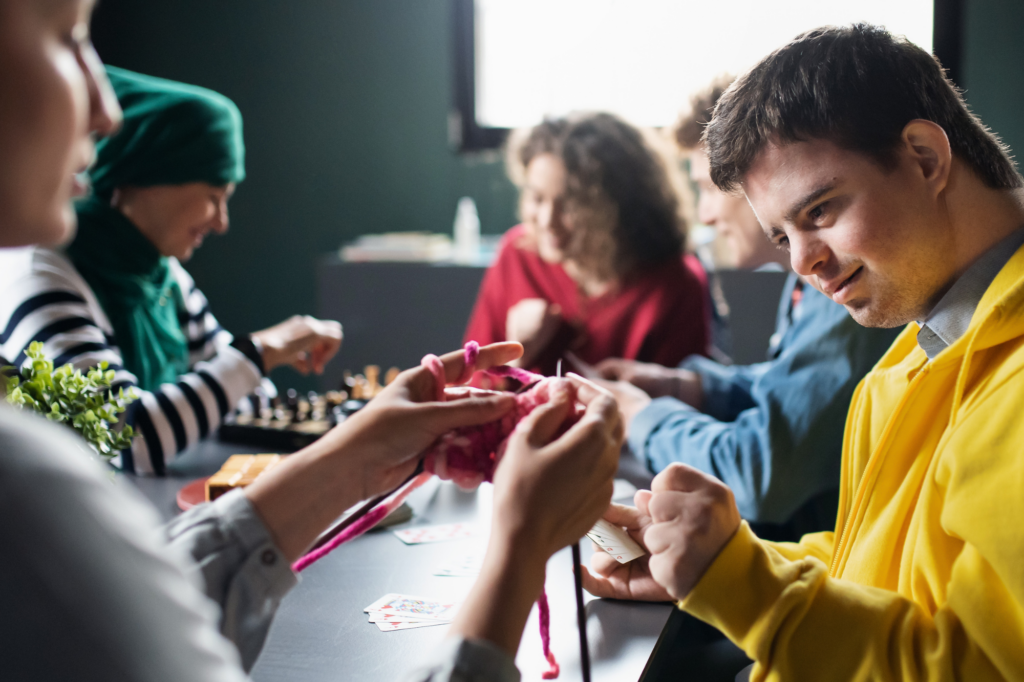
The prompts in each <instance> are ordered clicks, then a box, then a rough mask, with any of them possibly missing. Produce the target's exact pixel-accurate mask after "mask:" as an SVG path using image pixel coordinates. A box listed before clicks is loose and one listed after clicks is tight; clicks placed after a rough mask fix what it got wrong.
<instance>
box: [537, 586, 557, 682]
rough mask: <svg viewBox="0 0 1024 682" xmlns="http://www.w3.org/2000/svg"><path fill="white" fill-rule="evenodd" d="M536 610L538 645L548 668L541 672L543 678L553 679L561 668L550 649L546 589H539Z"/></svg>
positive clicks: (549, 624) (549, 613)
mask: <svg viewBox="0 0 1024 682" xmlns="http://www.w3.org/2000/svg"><path fill="white" fill-rule="evenodd" d="M537 612H538V615H539V617H540V618H539V619H540V645H541V646H542V647H543V648H544V658H546V659H548V665H550V666H551V667H550V668H548V669H547V670H546V671H544V672H543V673H542V674H541V677H543V678H544V679H545V680H554V679H557V678H558V673H559V672H561V669H560V668H559V666H558V661H556V660H555V654H554V652H553V651H551V610H550V609H549V608H548V593H547V591H546V590H541V592H540V599H538V600H537Z"/></svg>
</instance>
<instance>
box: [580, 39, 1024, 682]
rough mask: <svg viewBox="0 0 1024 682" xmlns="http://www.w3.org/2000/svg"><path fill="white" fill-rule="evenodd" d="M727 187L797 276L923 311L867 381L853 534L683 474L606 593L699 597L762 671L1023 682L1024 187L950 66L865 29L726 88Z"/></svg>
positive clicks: (789, 49) (645, 515)
mask: <svg viewBox="0 0 1024 682" xmlns="http://www.w3.org/2000/svg"><path fill="white" fill-rule="evenodd" d="M704 139H705V141H706V146H707V149H708V156H709V158H710V159H711V178H712V180H713V181H714V182H715V184H716V185H717V186H718V187H720V188H722V189H724V190H727V191H728V190H733V189H738V188H742V190H743V191H744V193H745V194H746V196H747V198H748V199H749V200H750V204H751V207H752V208H753V209H754V212H755V213H756V214H757V216H758V218H759V220H760V222H761V225H762V226H763V227H764V229H765V232H766V233H767V234H768V235H769V237H770V238H771V240H772V242H773V243H776V244H779V245H782V246H784V247H786V248H787V249H788V250H789V253H790V260H791V263H792V266H793V269H794V270H795V271H796V272H797V273H799V274H800V275H801V276H803V277H805V278H806V279H807V281H808V283H810V284H811V285H813V286H814V287H815V288H816V289H818V290H819V291H821V292H823V293H825V294H826V295H828V296H829V297H830V298H831V299H832V300H833V301H835V302H836V303H839V304H842V305H843V306H845V307H846V309H847V310H848V311H850V314H851V315H852V316H853V318H854V319H855V320H857V322H859V323H860V324H863V325H866V326H872V327H896V326H900V325H904V324H905V325H907V326H906V328H905V329H904V330H903V332H902V333H901V334H900V336H899V337H898V338H897V339H896V342H895V343H894V344H893V346H892V348H890V350H889V351H888V352H887V353H886V354H885V355H884V356H883V357H882V359H881V360H880V361H879V363H878V365H877V366H876V367H875V368H874V369H873V370H872V371H871V372H870V373H869V374H868V375H867V376H866V377H865V378H864V380H863V381H861V383H860V385H859V386H858V387H857V391H856V393H855V394H854V398H853V403H852V405H851V407H850V413H849V416H848V418H847V424H846V434H845V437H844V441H843V460H842V472H841V479H840V501H839V514H838V516H837V518H836V524H835V531H834V532H822V533H813V534H809V535H805V536H804V537H803V538H802V539H801V540H800V542H799V543H772V542H767V541H765V540H762V539H759V538H758V537H757V536H756V535H755V534H754V533H753V532H752V531H751V529H750V527H749V525H747V524H746V523H745V522H743V521H742V520H741V518H740V514H739V510H738V509H737V507H736V503H735V501H734V498H733V494H732V493H731V492H730V490H729V488H728V487H726V486H725V485H723V484H722V483H721V482H720V481H718V480H717V479H715V478H714V477H712V476H709V475H707V474H705V473H703V472H700V471H698V470H697V469H694V468H692V467H689V466H687V465H684V464H673V465H671V466H669V467H668V468H667V469H665V471H663V472H662V473H661V474H659V475H658V476H657V477H656V478H655V480H654V483H653V485H652V492H643V493H640V494H638V497H637V498H636V502H637V508H631V507H613V508H612V510H611V511H610V513H609V516H614V517H615V518H616V521H617V522H618V523H621V524H622V525H625V526H629V527H630V528H631V529H632V530H633V532H634V533H635V534H636V535H637V537H639V538H640V539H641V541H642V542H644V544H646V546H647V548H648V549H649V550H650V551H651V552H652V555H651V557H649V559H643V560H639V563H638V562H637V561H634V562H632V564H630V565H628V566H625V567H622V568H621V569H620V568H618V567H614V566H610V565H609V563H608V562H602V560H601V558H600V557H598V559H597V560H595V562H594V569H595V573H596V576H595V575H592V574H588V575H587V576H586V583H587V586H588V589H589V590H591V591H592V592H594V593H595V594H601V595H603V596H616V595H626V594H629V595H631V596H633V597H634V598H648V599H664V598H672V599H675V600H678V605H679V606H680V608H682V609H684V610H685V611H687V612H688V613H690V614H692V615H694V616H696V617H697V618H699V619H701V620H703V621H706V622H707V623H710V624H711V625H712V626H714V627H716V628H718V629H719V630H721V631H722V632H724V633H725V634H726V635H727V636H728V637H729V639H730V640H732V641H733V642H735V643H736V644H737V645H738V646H740V647H741V648H742V649H743V650H744V651H745V652H746V654H747V655H748V656H749V657H750V658H752V659H754V661H755V663H754V665H753V667H752V670H751V671H750V678H751V679H754V680H767V679H771V680H778V679H786V680H816V681H826V682H827V681H829V680H890V679H900V680H940V679H941V680H972V682H973V681H981V680H1020V679H1024V569H1022V563H1021V554H1022V552H1024V539H1022V536H1021V533H1020V520H1021V519H1024V495H1021V482H1022V481H1024V457H1021V454H1020V444H1021V443H1022V442H1024V419H1021V418H1020V413H1021V406H1022V404H1024V377H1022V372H1024V180H1022V178H1021V176H1020V175H1019V174H1018V172H1017V170H1016V168H1015V167H1014V164H1013V161H1012V160H1011V158H1010V155H1009V150H1008V149H1007V148H1006V147H1005V146H1004V145H1003V144H1001V143H1000V141H999V139H998V138H997V137H996V136H995V135H994V134H993V133H991V132H990V131H989V130H988V129H987V128H986V127H985V126H984V125H983V124H982V123H981V121H980V120H979V119H978V118H977V117H976V116H975V115H973V114H972V113H971V112H970V110H969V109H968V108H967V105H966V104H965V103H964V100H963V98H962V95H961V93H960V91H959V90H958V89H957V88H956V86H954V85H953V84H952V83H951V82H950V81H949V80H948V79H947V78H946V77H945V74H944V73H943V70H942V67H941V66H940V65H939V63H938V62H937V60H936V59H935V58H934V57H933V56H932V55H930V54H928V53H927V52H925V51H924V50H922V49H921V48H920V47H918V46H916V45H914V44H912V43H910V42H909V41H907V40H906V39H905V38H902V37H894V36H892V35H890V34H889V33H888V32H886V31H885V30H884V29H882V28H878V27H873V26H868V25H865V24H857V25H853V26H846V27H825V28H821V29H816V30H813V31H809V32H807V33H805V34H803V35H801V36H798V37H797V38H796V39H795V40H793V41H792V42H791V43H789V44H787V45H785V46H783V47H782V48H780V49H778V50H776V51H775V52H774V53H772V54H771V55H769V56H768V57H766V58H765V59H763V60H762V61H761V62H760V63H759V64H758V65H756V66H755V67H754V68H753V69H752V70H751V71H749V72H748V73H747V74H746V75H744V76H742V77H740V79H739V80H737V81H736V82H735V83H734V84H733V85H732V86H731V87H730V88H729V89H728V90H727V91H726V92H725V93H724V94H723V95H722V97H721V99H720V100H719V103H718V106H717V108H716V109H715V115H714V118H713V119H712V121H711V123H710V124H709V125H708V128H707V132H706V136H705V138H704Z"/></svg>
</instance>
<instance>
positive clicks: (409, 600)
mask: <svg viewBox="0 0 1024 682" xmlns="http://www.w3.org/2000/svg"><path fill="white" fill-rule="evenodd" d="M455 607H456V604H455V602H451V601H438V600H435V599H424V598H423V597H414V596H412V595H408V594H386V595H384V596H383V597H381V598H380V599H378V600H377V601H375V602H373V603H372V604H370V605H369V606H367V607H366V608H365V609H363V611H364V612H365V613H375V612H376V613H383V614H388V615H394V616H404V617H405V618H406V619H418V620H432V621H450V620H451V619H452V615H453V614H454V613H455Z"/></svg>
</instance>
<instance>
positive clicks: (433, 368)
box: [420, 353, 446, 403]
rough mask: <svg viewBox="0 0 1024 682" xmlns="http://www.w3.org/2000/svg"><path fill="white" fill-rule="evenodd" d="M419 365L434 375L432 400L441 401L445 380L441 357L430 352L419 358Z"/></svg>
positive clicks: (442, 400)
mask: <svg viewBox="0 0 1024 682" xmlns="http://www.w3.org/2000/svg"><path fill="white" fill-rule="evenodd" d="M420 365H421V366H423V367H426V368H427V369H429V370H430V373H431V374H433V375H434V400H436V401H438V402H441V403H443V402H444V387H445V383H446V382H445V374H444V363H443V362H441V358H439V357H437V356H436V355H434V354H433V353H430V354H428V355H424V356H423V359H422V360H420Z"/></svg>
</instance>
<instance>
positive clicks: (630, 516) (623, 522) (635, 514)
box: [604, 502, 641, 530]
mask: <svg viewBox="0 0 1024 682" xmlns="http://www.w3.org/2000/svg"><path fill="white" fill-rule="evenodd" d="M640 519H641V513H640V510H639V509H637V508H636V507H627V506H626V505H624V504H615V503H614V502H612V503H611V504H610V505H609V506H608V510H607V511H606V512H605V513H604V520H605V521H607V522H608V523H613V524H615V525H616V526H621V527H623V528H628V529H634V530H635V529H638V528H640Z"/></svg>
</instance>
